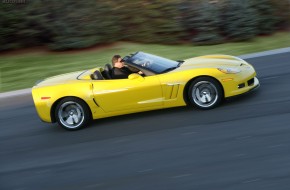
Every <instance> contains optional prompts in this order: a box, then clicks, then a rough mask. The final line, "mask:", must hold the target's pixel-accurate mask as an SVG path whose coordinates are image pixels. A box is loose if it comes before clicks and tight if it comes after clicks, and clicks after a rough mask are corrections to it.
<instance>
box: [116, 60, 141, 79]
mask: <svg viewBox="0 0 290 190" xmlns="http://www.w3.org/2000/svg"><path fill="white" fill-rule="evenodd" d="M112 64H113V69H112V78H113V79H126V78H128V76H129V75H130V74H132V73H133V72H132V71H131V70H130V69H129V68H128V67H125V66H124V61H123V60H122V57H121V56H120V55H114V56H113V58H112ZM138 73H139V74H142V72H141V71H139V72H138Z"/></svg>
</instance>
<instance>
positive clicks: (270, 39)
mask: <svg viewBox="0 0 290 190" xmlns="http://www.w3.org/2000/svg"><path fill="white" fill-rule="evenodd" d="M289 45H290V34H289V33H286V32H283V33H277V34H275V35H272V36H267V37H258V38H255V39H254V40H252V41H250V42H237V43H226V44H219V45H210V46H190V45H156V44H137V43H127V42H119V43H116V44H115V45H113V46H110V47H104V48H101V49H100V48H98V49H95V50H89V51H79V52H77V51H74V53H72V52H63V53H52V52H45V51H44V52H43V51H35V52H30V53H25V54H16V53H15V54H8V55H0V92H6V91H11V90H18V89H23V88H30V87H32V86H33V85H34V83H35V82H36V81H37V80H40V79H43V78H46V77H49V76H53V75H57V74H61V73H67V72H71V71H77V70H83V69H88V68H92V67H96V66H103V65H105V64H106V63H110V59H111V57H112V55H114V54H120V55H122V56H124V55H127V54H130V53H133V52H136V51H144V52H148V53H152V54H156V55H159V56H164V57H167V58H170V59H176V60H177V59H185V58H189V57H194V56H199V55H206V54H228V55H242V54H248V53H254V52H260V51H266V50H271V49H276V48H283V47H288V46H289Z"/></svg>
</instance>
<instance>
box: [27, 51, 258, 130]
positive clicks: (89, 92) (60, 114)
mask: <svg viewBox="0 0 290 190" xmlns="http://www.w3.org/2000/svg"><path fill="white" fill-rule="evenodd" d="M123 61H124V62H125V66H126V67H128V68H129V69H130V70H132V71H136V72H138V71H142V73H143V74H141V75H140V74H137V73H133V74H130V75H129V77H128V78H126V79H112V73H111V72H112V66H111V64H105V65H104V67H96V68H93V69H89V70H85V71H77V72H73V73H67V74H63V75H58V76H54V77H50V78H47V79H44V80H42V81H41V82H38V83H37V84H35V86H33V88H32V96H33V100H34V104H35V107H36V110H37V113H38V115H39V117H40V119H41V120H42V121H44V122H50V123H54V122H57V123H58V124H59V125H60V126H61V127H63V128H65V129H67V130H77V129H80V128H82V127H85V126H87V125H88V124H89V122H90V121H91V120H93V119H98V118H104V117H111V116H117V115H123V114H129V113H135V112H142V111H149V110H156V109H163V108H169V107H177V106H185V105H188V106H192V107H196V108H199V109H204V110H207V109H212V108H214V107H216V106H217V105H219V104H220V103H221V102H222V100H223V99H225V98H229V97H232V96H236V95H240V94H244V93H246V92H249V91H251V90H253V89H255V88H257V87H259V80H258V79H257V77H256V71H255V69H254V68H253V66H252V65H250V64H249V63H247V62H246V61H244V60H242V59H240V58H238V57H234V56H229V55H206V56H200V57H193V58H189V59H185V60H179V61H174V60H170V59H167V58H163V57H160V56H156V55H152V54H149V53H144V52H136V53H134V54H130V55H128V56H125V57H124V58H123Z"/></svg>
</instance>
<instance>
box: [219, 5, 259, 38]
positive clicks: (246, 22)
mask: <svg viewBox="0 0 290 190" xmlns="http://www.w3.org/2000/svg"><path fill="white" fill-rule="evenodd" d="M249 1H250V0H243V1H241V0H226V1H225V2H224V4H223V9H222V13H223V14H222V18H223V21H222V22H223V26H222V29H223V32H224V35H225V36H226V37H227V38H228V39H230V40H233V41H243V40H249V39H252V38H253V37H255V36H256V35H257V33H258V30H257V13H256V11H255V10H254V9H253V8H251V6H250V4H249Z"/></svg>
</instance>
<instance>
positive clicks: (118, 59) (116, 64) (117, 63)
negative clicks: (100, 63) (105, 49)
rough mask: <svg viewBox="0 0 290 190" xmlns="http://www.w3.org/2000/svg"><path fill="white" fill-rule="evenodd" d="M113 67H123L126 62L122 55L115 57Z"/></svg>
mask: <svg viewBox="0 0 290 190" xmlns="http://www.w3.org/2000/svg"><path fill="white" fill-rule="evenodd" d="M112 64H113V67H119V68H121V67H123V66H124V62H123V61H122V57H121V56H120V55H114V56H113V58H112Z"/></svg>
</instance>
